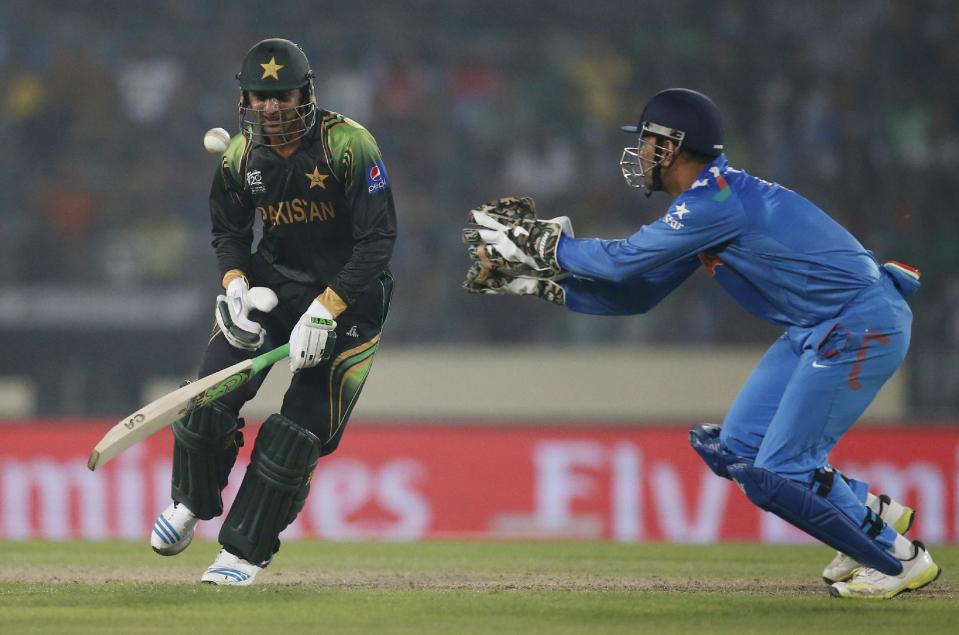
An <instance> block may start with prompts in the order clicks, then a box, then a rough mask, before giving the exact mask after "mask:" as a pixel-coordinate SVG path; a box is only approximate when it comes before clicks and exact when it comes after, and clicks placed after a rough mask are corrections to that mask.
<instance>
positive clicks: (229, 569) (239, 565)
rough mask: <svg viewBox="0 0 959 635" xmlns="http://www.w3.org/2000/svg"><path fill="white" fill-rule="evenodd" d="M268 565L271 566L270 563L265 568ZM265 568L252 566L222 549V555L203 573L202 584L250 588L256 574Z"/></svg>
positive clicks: (217, 556)
mask: <svg viewBox="0 0 959 635" xmlns="http://www.w3.org/2000/svg"><path fill="white" fill-rule="evenodd" d="M266 564H269V561H267V562H266V563H264V567H265V566H266ZM264 567H258V566H256V565H255V564H250V563H249V562H247V561H246V560H244V559H243V558H241V557H239V556H234V555H233V554H232V553H230V552H229V551H227V550H226V549H220V553H218V554H216V559H215V560H214V561H213V564H211V565H210V566H209V567H207V570H206V571H205V572H204V573H203V576H202V577H201V578H200V582H203V583H204V584H220V585H225V586H250V585H251V584H253V579H254V578H255V577H256V574H257V573H259V572H260V571H262V570H263V568H264Z"/></svg>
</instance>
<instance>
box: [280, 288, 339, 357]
mask: <svg viewBox="0 0 959 635" xmlns="http://www.w3.org/2000/svg"><path fill="white" fill-rule="evenodd" d="M335 329H336V320H334V319H333V314H332V313H330V311H329V309H327V308H326V307H325V306H323V303H322V302H320V301H319V300H313V303H312V304H310V307H309V308H308V309H307V310H306V312H305V313H304V314H303V315H302V316H300V320H299V321H298V322H297V323H296V326H294V327H293V332H292V333H290V370H291V371H293V372H294V373H295V372H297V371H299V370H302V369H304V368H313V367H314V366H317V365H319V364H321V363H323V362H324V361H326V360H328V359H329V358H330V355H332V354H333V346H334V344H335V343H336V330H335Z"/></svg>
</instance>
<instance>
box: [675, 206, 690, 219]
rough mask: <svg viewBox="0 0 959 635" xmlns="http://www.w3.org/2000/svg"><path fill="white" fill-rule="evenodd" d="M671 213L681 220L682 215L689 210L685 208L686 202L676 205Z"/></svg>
mask: <svg viewBox="0 0 959 635" xmlns="http://www.w3.org/2000/svg"><path fill="white" fill-rule="evenodd" d="M672 213H673V216H675V217H676V218H678V219H679V220H682V219H683V216H685V215H686V214H688V213H689V210H688V209H686V203H685V202H683V203H680V204H679V205H677V206H676V209H674V210H673V212H672Z"/></svg>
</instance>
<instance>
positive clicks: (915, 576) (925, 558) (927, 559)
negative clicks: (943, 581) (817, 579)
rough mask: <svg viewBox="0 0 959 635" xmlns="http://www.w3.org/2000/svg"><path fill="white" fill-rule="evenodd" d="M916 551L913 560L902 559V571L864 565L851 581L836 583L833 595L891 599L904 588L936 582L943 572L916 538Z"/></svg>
mask: <svg viewBox="0 0 959 635" xmlns="http://www.w3.org/2000/svg"><path fill="white" fill-rule="evenodd" d="M912 544H913V545H914V546H915V548H916V554H915V555H914V556H913V557H912V558H910V559H909V560H903V561H902V573H900V574H899V575H886V574H885V573H881V572H879V571H876V570H875V569H870V568H867V567H863V568H861V569H856V573H855V574H853V576H852V579H851V580H849V582H836V583H835V584H833V585H832V586H830V587H829V595H831V596H833V597H837V598H865V599H870V600H888V599H889V598H892V597H895V596H897V595H899V594H900V593H903V592H904V591H915V590H916V589H921V588H922V587H924V586H926V585H927V584H929V583H930V582H934V581H935V580H936V579H937V578H938V577H939V575H940V574H941V573H942V569H940V568H939V565H937V564H936V563H935V562H933V561H932V557H931V556H930V555H929V552H928V551H926V546H925V545H923V544H922V543H921V542H919V541H918V540H913V541H912Z"/></svg>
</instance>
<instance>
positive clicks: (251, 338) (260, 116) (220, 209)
mask: <svg viewBox="0 0 959 635" xmlns="http://www.w3.org/2000/svg"><path fill="white" fill-rule="evenodd" d="M237 77H238V79H239V81H240V105H239V113H240V134H238V135H236V136H235V137H233V139H232V140H231V141H230V145H229V148H228V149H227V151H226V152H225V153H224V155H223V157H222V161H221V164H220V166H219V167H218V169H217V171H216V174H215V176H214V180H213V187H212V190H211V193H210V212H211V218H212V225H213V246H214V248H215V249H216V256H217V260H218V262H219V266H220V273H221V275H222V276H223V278H222V281H223V288H224V294H223V295H221V296H219V298H218V299H217V302H216V322H217V327H216V328H215V329H214V331H213V335H212V337H211V338H210V341H209V344H208V345H207V348H206V352H205V354H204V357H203V361H202V364H201V368H200V375H201V376H203V375H206V374H209V373H213V372H216V371H217V370H220V369H222V368H226V367H228V366H231V365H233V364H235V363H237V362H239V361H241V360H243V359H249V358H250V357H253V356H256V355H258V354H260V353H262V352H264V351H267V350H271V349H273V348H275V347H277V346H280V345H281V344H283V343H284V342H286V341H289V344H290V360H289V363H290V369H291V370H292V371H293V373H294V375H293V379H292V381H291V383H290V386H289V388H288V389H287V391H286V394H285V396H284V399H283V405H282V407H281V409H280V412H279V413H276V414H273V415H271V416H270V417H269V418H267V420H266V421H265V422H264V423H263V426H262V427H261V428H260V431H259V434H258V435H257V437H256V441H255V443H254V445H253V453H252V457H251V460H250V465H249V467H248V468H247V470H246V474H245V475H244V477H243V482H242V483H241V485H240V489H239V492H238V493H237V495H236V499H235V501H234V502H233V505H232V507H231V508H230V510H229V513H228V514H227V515H226V518H225V519H224V521H223V527H222V529H221V531H220V535H219V539H220V543H221V544H222V545H223V548H222V549H221V550H220V552H219V555H217V557H216V559H215V560H214V562H213V564H212V565H210V567H209V568H207V570H206V572H204V573H203V575H202V578H201V580H202V581H203V582H206V583H212V584H222V585H240V586H245V585H248V584H250V583H251V582H253V580H254V578H255V577H256V575H257V573H259V572H260V571H261V570H262V569H263V568H264V567H265V566H266V565H267V564H269V563H270V562H271V561H272V559H273V556H274V554H275V553H276V552H277V550H278V549H279V546H280V541H279V534H280V532H281V531H283V529H284V528H285V527H287V526H288V525H289V524H290V523H291V522H293V520H294V519H295V518H296V516H297V514H298V513H299V512H300V510H301V509H302V508H303V505H304V503H305V502H306V497H307V494H308V493H309V484H310V478H311V476H312V474H313V470H314V469H315V467H316V464H317V461H318V460H319V459H320V457H322V456H324V455H327V454H329V453H331V452H333V451H334V450H335V449H336V448H337V446H338V444H339V442H340V439H341V437H342V435H343V431H344V429H345V427H346V423H347V420H348V419H349V416H350V412H351V411H352V409H353V406H354V405H355V403H356V399H357V398H358V397H359V394H360V390H361V389H362V387H363V384H364V382H365V380H366V377H367V374H368V373H369V370H370V365H371V363H372V360H373V355H374V354H375V353H376V350H377V346H378V344H379V340H380V332H381V330H382V327H383V322H384V321H385V319H386V313H387V310H388V308H389V304H390V297H391V295H392V292H393V278H392V275H391V274H390V271H389V268H388V263H389V259H390V255H391V254H392V251H393V243H394V241H395V238H396V214H395V211H394V207H393V196H392V192H391V191H390V186H389V181H388V180H387V176H386V170H385V167H384V166H383V162H382V158H381V157H380V152H379V149H378V147H377V145H376V142H375V141H374V140H373V137H372V136H370V134H369V133H368V132H367V131H366V130H365V129H364V128H363V127H362V126H360V125H359V124H357V123H356V122H354V121H351V120H350V119H347V118H346V117H343V116H342V115H339V114H336V113H332V112H327V111H323V110H320V109H318V108H317V106H316V101H315V98H314V94H313V72H312V71H311V70H310V65H309V62H308V61H307V58H306V55H305V54H304V53H303V51H302V50H300V48H299V47H298V46H297V45H296V44H294V43H293V42H290V41H288V40H282V39H270V40H264V41H262V42H260V43H259V44H257V45H256V46H254V47H253V48H252V49H250V51H249V53H247V55H246V58H245V59H244V61H243V65H242V67H241V70H240V73H239V75H238V76H237ZM255 215H256V216H259V217H260V220H261V221H262V225H263V235H262V238H261V240H260V241H259V243H258V245H257V249H256V252H255V253H253V254H252V255H251V253H250V252H251V247H252V243H253V226H254V222H255ZM251 286H252V288H251ZM264 375H265V373H261V374H259V375H257V376H256V377H255V378H254V379H253V380H251V381H250V382H249V383H247V384H245V385H244V386H242V387H240V388H238V389H237V390H235V391H234V392H231V393H229V394H227V395H225V396H224V397H222V398H221V399H219V400H218V401H216V402H214V403H213V404H212V405H210V406H208V407H205V408H201V409H199V410H196V411H194V412H193V413H192V414H191V415H190V416H188V417H186V418H184V419H181V420H180V421H177V422H176V423H174V424H173V434H174V438H175V444H174V450H173V453H174V456H173V487H172V498H173V503H171V504H170V505H169V507H167V508H166V509H165V510H164V511H163V512H162V513H161V514H160V515H159V517H158V518H157V520H156V523H155V524H154V528H153V534H152V536H151V544H152V546H153V549H154V550H155V551H156V552H157V553H159V554H161V555H167V556H170V555H176V554H178V553H180V552H181V551H183V550H184V549H185V548H186V547H187V546H188V545H189V544H190V542H191V540H192V539H193V534H194V529H195V527H196V524H197V522H198V521H199V520H208V519H211V518H214V517H216V516H219V515H220V514H222V513H223V502H222V499H221V491H222V490H223V488H224V487H225V486H226V483H227V479H228V477H229V474H230V470H231V469H232V467H233V464H234V462H235V461H236V457H237V452H238V449H239V447H240V445H242V443H243V434H242V431H241V429H242V427H243V420H242V419H240V418H239V412H240V408H241V407H242V406H243V404H244V403H246V402H247V401H249V400H250V399H252V398H253V396H254V395H255V394H256V392H257V390H258V389H259V387H260V385H261V384H262V382H263V379H264Z"/></svg>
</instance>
